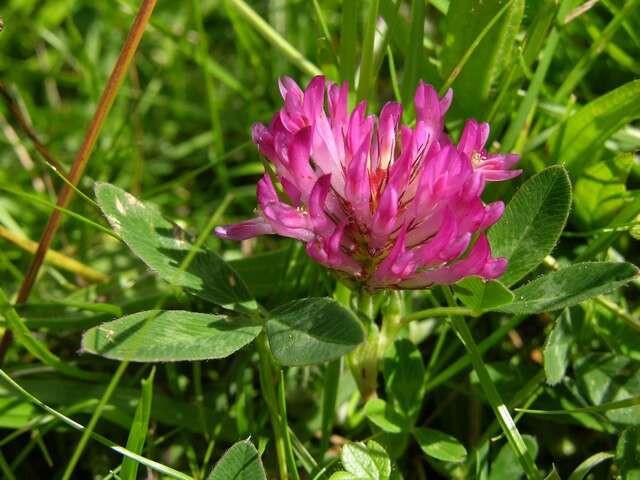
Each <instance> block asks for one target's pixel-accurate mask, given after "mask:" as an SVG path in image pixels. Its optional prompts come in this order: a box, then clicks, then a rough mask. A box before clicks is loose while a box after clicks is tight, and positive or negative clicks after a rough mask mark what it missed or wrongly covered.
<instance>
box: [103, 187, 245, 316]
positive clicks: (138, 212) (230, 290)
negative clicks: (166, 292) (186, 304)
mask: <svg viewBox="0 0 640 480" xmlns="http://www.w3.org/2000/svg"><path fill="white" fill-rule="evenodd" d="M95 193H96V200H97V202H98V205H99V206H100V208H101V209H102V212H103V213H104V215H105V217H107V220H108V221H109V224H110V225H111V227H112V228H113V230H114V231H115V232H116V233H117V234H118V235H119V236H120V238H122V240H123V241H124V242H125V243H126V244H127V246H128V247H129V248H130V249H131V251H132V252H133V253H135V254H136V255H137V256H138V257H139V258H140V259H141V260H142V261H143V262H144V263H146V264H147V265H148V266H149V267H150V268H151V269H152V270H153V271H155V272H156V273H157V274H158V275H159V276H160V277H161V278H162V279H163V280H165V281H167V282H169V283H170V284H172V285H176V286H179V287H183V288H185V289H187V290H188V291H190V292H192V293H193V294H194V295H197V296H199V297H201V298H204V299H205V300H208V301H210V302H213V303H217V304H220V305H225V306H233V305H235V304H242V303H245V304H247V306H254V302H253V301H252V296H251V294H250V293H249V290H248V289H247V287H246V286H245V284H244V282H243V281H242V280H241V279H240V277H239V276H238V274H237V273H236V272H235V271H234V270H233V269H232V268H231V267H230V266H229V265H227V264H226V263H225V262H224V261H223V260H222V259H221V258H220V257H219V256H218V255H217V254H215V253H214V252H211V251H209V250H205V249H201V248H200V249H195V250H194V249H193V247H192V245H191V244H190V243H189V242H188V241H187V239H186V238H185V237H186V234H185V233H184V232H183V231H182V230H181V229H180V228H179V227H178V226H177V225H175V224H173V223H172V222H170V221H168V220H166V219H165V218H164V217H163V216H162V214H161V213H160V212H159V211H158V209H157V208H155V207H154V206H151V205H148V204H145V203H143V202H141V201H140V200H138V199H137V198H135V197H134V196H133V195H131V194H130V193H127V192H125V191H124V190H122V189H120V188H118V187H116V186H114V185H111V184H109V183H96V187H95ZM191 255H192V256H193V257H192V258H188V257H190V256H191ZM184 263H188V265H187V268H186V269H184V268H181V267H182V266H183V264H184Z"/></svg>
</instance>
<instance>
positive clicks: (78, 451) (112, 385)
mask: <svg viewBox="0 0 640 480" xmlns="http://www.w3.org/2000/svg"><path fill="white" fill-rule="evenodd" d="M128 365H129V362H126V361H125V362H122V363H121V364H120V365H118V369H117V370H116V372H115V373H114V374H113V377H112V378H111V381H110V382H109V385H107V389H106V390H105V391H104V393H103V394H102V398H100V402H98V405H97V406H96V409H95V411H94V412H93V415H92V416H91V420H89V423H88V424H87V427H86V429H85V430H84V431H83V432H82V436H81V437H80V441H79V442H78V445H77V446H76V448H75V450H74V451H73V455H72V456H71V460H69V463H68V464H67V468H66V469H65V471H64V473H63V474H62V480H69V479H70V478H71V475H73V470H74V469H75V468H76V464H77V463H78V460H80V456H81V455H82V452H83V451H84V448H85V446H86V445H87V442H88V441H89V437H90V436H91V434H92V433H93V429H94V428H95V426H96V424H97V423H98V420H100V417H101V416H102V411H103V410H104V407H105V406H106V405H107V403H108V402H109V400H111V395H113V392H114V391H115V389H116V387H117V386H118V383H120V378H122V375H123V374H124V372H125V370H126V369H127V366H128Z"/></svg>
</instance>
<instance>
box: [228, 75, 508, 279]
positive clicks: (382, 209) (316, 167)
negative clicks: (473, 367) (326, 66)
mask: <svg viewBox="0 0 640 480" xmlns="http://www.w3.org/2000/svg"><path fill="white" fill-rule="evenodd" d="M280 91H281V93H282V97H283V99H284V107H283V108H282V109H281V110H280V111H279V112H277V113H276V114H275V115H274V117H273V119H272V120H271V123H270V124H269V126H265V125H262V124H257V125H255V126H254V127H253V139H254V142H255V143H256V145H257V146H258V148H259V149H260V152H261V153H262V154H263V155H264V156H265V157H266V158H267V159H268V160H269V161H270V162H271V164H272V165H273V167H274V171H273V172H269V173H267V174H265V175H264V177H262V179H261V180H260V181H259V182H258V187H257V197H258V204H259V208H258V216H257V218H255V219H253V220H248V221H245V222H241V223H237V224H234V225H227V226H223V227H218V228H216V230H215V233H216V234H217V235H218V236H219V237H222V238H226V239H232V240H243V239H247V238H251V237H255V236H257V235H265V234H277V235H282V236H285V237H291V238H295V239H298V240H300V241H302V242H304V243H305V244H306V249H307V252H308V254H309V255H310V256H311V257H312V258H313V259H315V260H316V261H317V262H319V263H321V264H323V265H326V266H327V267H330V268H332V269H335V270H337V271H339V272H342V273H343V274H345V275H347V276H350V277H352V278H353V279H355V280H356V281H357V282H359V283H361V284H362V285H363V286H364V287H365V288H367V289H368V290H377V289H382V288H423V287H428V286H431V285H434V284H449V283H453V282H456V281H458V280H460V279H461V278H463V277H466V276H469V275H479V276H481V277H483V278H485V279H491V278H496V277H498V276H500V275H501V274H502V273H503V272H504V270H505V268H506V260H505V259H502V258H492V256H491V250H490V247H489V242H488V241H487V237H486V235H485V230H486V229H487V228H488V227H490V226H491V225H493V224H494V223H495V222H496V221H497V220H498V219H499V218H500V216H501V215H502V212H503V210H504V204H503V203H502V202H495V203H490V204H485V203H484V202H483V201H482V199H481V194H482V192H483V190H484V187H485V183H486V182H487V181H499V180H506V179H509V178H512V177H515V176H517V175H519V174H520V171H519V170H511V167H512V166H513V165H514V164H515V163H516V162H517V161H518V156H517V155H511V154H507V155H501V154H491V153H487V151H486V150H485V143H486V141H487V138H488V136H489V125H488V124H486V123H477V122H476V121H474V120H469V121H467V123H466V124H465V126H464V130H463V132H462V135H461V137H460V140H459V142H458V143H457V144H455V143H453V141H452V140H451V139H450V138H449V136H448V135H447V134H446V133H445V131H444V115H445V113H446V112H447V110H448V108H449V106H450V104H451V100H452V92H451V90H449V91H448V92H447V93H446V95H444V97H441V98H440V97H439V96H438V94H437V93H436V90H435V89H434V88H433V87H432V86H431V85H426V84H424V83H422V82H420V85H419V86H418V88H417V91H416V94H415V98H414V105H415V113H416V121H415V126H413V127H410V126H408V125H403V124H401V117H402V106H401V105H400V104H398V103H387V104H386V105H385V106H384V107H383V109H382V112H381V113H380V116H379V117H377V116H375V115H367V114H366V110H367V105H366V103H365V102H362V103H360V104H359V105H358V106H357V107H356V108H355V109H354V110H353V111H352V112H349V111H348V85H347V83H346V82H345V83H344V84H342V85H336V84H332V83H331V82H327V81H326V80H325V78H324V77H316V78H314V79H313V80H312V81H311V82H310V83H309V86H308V87H307V89H306V90H304V91H303V90H301V89H300V87H299V86H298V85H297V84H296V83H295V82H294V81H293V80H291V79H290V78H283V79H282V80H281V81H280ZM325 98H326V103H327V107H328V108H327V109H325ZM272 178H273V179H277V181H278V182H277V183H278V184H279V185H277V186H276V185H274V182H273V180H272ZM279 190H280V191H279Z"/></svg>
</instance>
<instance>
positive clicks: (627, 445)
mask: <svg viewBox="0 0 640 480" xmlns="http://www.w3.org/2000/svg"><path fill="white" fill-rule="evenodd" d="M616 465H618V469H619V473H620V478H624V479H626V480H638V479H640V428H628V429H627V430H625V431H623V432H622V435H620V438H619V439H618V445H617V447H616Z"/></svg>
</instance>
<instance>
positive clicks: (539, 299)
mask: <svg viewBox="0 0 640 480" xmlns="http://www.w3.org/2000/svg"><path fill="white" fill-rule="evenodd" d="M637 274H638V269H637V268H636V267H635V266H634V265H632V264H630V263H626V262H584V263H576V264H574V265H570V266H568V267H566V268H563V269H562V270H558V271H557V272H552V273H548V274H546V275H543V276H541V277H538V278H536V279H535V280H532V281H531V282H529V283H527V284H525V285H523V286H522V287H520V288H518V289H516V290H514V292H513V293H514V294H515V300H514V301H513V303H510V304H508V305H502V306H500V307H498V308H497V309H496V310H497V311H500V312H506V313H515V314H529V313H539V312H546V311H550V310H558V309H561V308H565V307H570V306H573V305H577V304H578V303H580V302H583V301H584V300H587V299H589V298H592V297H595V296H597V295H601V294H603V293H607V292H610V291H612V290H615V289H616V288H618V287H621V286H622V285H624V284H626V283H628V282H630V281H631V280H633V278H634V277H635V276H636V275H637Z"/></svg>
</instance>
